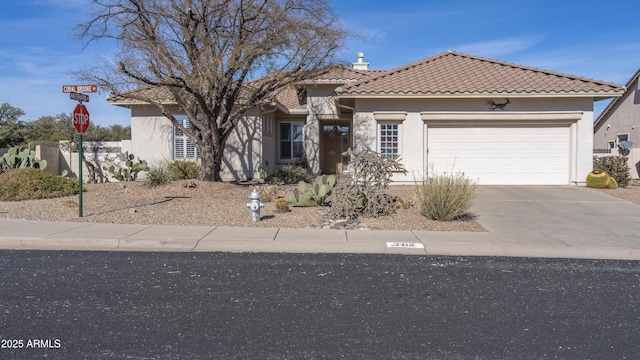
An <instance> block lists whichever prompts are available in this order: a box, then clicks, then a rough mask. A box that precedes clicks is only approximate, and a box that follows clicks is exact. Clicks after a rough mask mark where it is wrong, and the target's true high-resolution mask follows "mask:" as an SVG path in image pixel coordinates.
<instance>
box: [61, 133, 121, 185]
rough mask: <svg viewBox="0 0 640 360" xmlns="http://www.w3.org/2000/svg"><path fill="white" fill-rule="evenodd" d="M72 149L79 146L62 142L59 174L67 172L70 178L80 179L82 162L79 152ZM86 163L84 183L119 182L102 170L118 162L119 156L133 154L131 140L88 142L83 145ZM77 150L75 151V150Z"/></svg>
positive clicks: (83, 166)
mask: <svg viewBox="0 0 640 360" xmlns="http://www.w3.org/2000/svg"><path fill="white" fill-rule="evenodd" d="M70 145H71V147H74V148H76V147H77V144H75V143H74V144H70V143H69V142H68V141H61V142H60V158H61V159H62V160H61V161H60V163H61V166H60V168H59V172H60V173H62V171H64V170H67V171H68V173H69V176H71V177H78V169H79V168H80V162H79V159H78V152H77V151H73V152H72V151H71V149H70ZM82 149H83V150H82V151H83V158H84V161H83V162H82V180H83V182H104V181H105V180H109V181H117V180H115V179H113V177H111V176H110V175H109V172H108V171H105V170H103V169H102V167H103V166H107V167H108V166H109V165H112V164H114V163H115V162H118V161H117V158H118V154H120V153H121V152H125V151H128V152H129V153H131V140H122V141H88V142H83V143H82ZM74 150H75V149H74Z"/></svg>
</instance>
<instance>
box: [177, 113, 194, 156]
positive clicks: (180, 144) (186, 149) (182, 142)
mask: <svg viewBox="0 0 640 360" xmlns="http://www.w3.org/2000/svg"><path fill="white" fill-rule="evenodd" d="M175 118H176V120H178V122H179V123H180V124H181V125H182V126H184V127H185V128H187V129H188V128H189V119H188V118H187V116H186V115H175ZM197 158H198V150H197V149H196V147H195V145H194V144H193V141H191V139H189V138H188V137H187V136H186V135H185V134H184V133H183V132H182V131H181V130H180V129H178V128H177V127H175V126H174V127H173V159H174V160H195V159H197Z"/></svg>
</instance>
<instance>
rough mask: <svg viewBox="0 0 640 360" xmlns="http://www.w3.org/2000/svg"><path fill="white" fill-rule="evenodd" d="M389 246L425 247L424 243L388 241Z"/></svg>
mask: <svg viewBox="0 0 640 360" xmlns="http://www.w3.org/2000/svg"><path fill="white" fill-rule="evenodd" d="M387 247H388V248H405V249H424V244H422V243H405V242H388V243H387Z"/></svg>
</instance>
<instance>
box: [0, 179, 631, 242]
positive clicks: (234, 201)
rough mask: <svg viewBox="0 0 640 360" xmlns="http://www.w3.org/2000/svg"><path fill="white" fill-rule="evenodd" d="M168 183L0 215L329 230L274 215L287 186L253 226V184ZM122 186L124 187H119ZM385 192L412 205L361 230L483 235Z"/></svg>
mask: <svg viewBox="0 0 640 360" xmlns="http://www.w3.org/2000/svg"><path fill="white" fill-rule="evenodd" d="M193 184H195V185H196V186H195V187H184V185H185V182H180V181H179V182H174V183H172V184H169V185H164V186H160V187H156V188H150V187H146V186H144V184H142V183H141V182H135V183H105V184H85V185H83V186H84V188H85V190H86V191H85V192H84V194H83V215H84V216H83V217H82V218H80V217H78V196H71V197H63V198H53V199H42V200H27V201H18V202H2V201H0V217H4V218H12V219H27V220H44V221H71V222H92V223H112V224H113V223H115V224H143V225H192V226H233V227H274V228H307V227H323V226H324V227H327V226H330V224H329V222H328V221H327V219H326V218H325V217H324V214H325V212H326V210H327V208H326V207H293V206H291V207H290V211H289V212H287V213H278V212H276V209H275V202H276V200H277V198H278V197H285V198H286V194H287V193H288V191H289V189H290V188H291V187H287V186H279V187H277V189H278V191H277V192H276V194H277V195H276V198H274V199H272V201H270V202H266V203H265V207H264V208H263V209H262V210H261V215H262V221H259V222H253V221H251V219H250V216H249V209H248V208H247V207H246V204H247V202H248V196H249V193H250V192H251V190H252V189H253V187H254V185H253V184H237V183H228V182H227V183H209V182H200V181H193ZM123 185H124V188H123ZM639 185H640V183H639V182H634V183H632V184H631V185H630V186H629V187H627V188H619V189H615V190H609V189H598V190H596V189H592V191H601V192H604V193H606V194H609V195H611V196H615V197H618V198H622V199H625V200H628V201H630V202H633V203H634V204H638V205H640V186H639ZM389 193H391V194H393V195H397V196H400V197H403V198H405V199H408V200H409V201H410V202H411V203H412V204H414V205H413V206H411V207H410V208H409V209H398V210H397V213H396V214H395V215H393V216H387V217H381V218H377V219H369V218H364V219H359V220H360V221H361V222H362V223H361V224H360V225H359V226H358V227H360V228H364V229H381V230H429V231H486V230H485V229H484V228H483V227H482V226H481V225H480V224H478V223H477V222H476V221H474V220H473V219H470V218H467V219H463V220H457V221H451V222H442V221H433V220H429V219H427V218H426V217H424V216H422V215H421V214H420V210H419V208H418V207H417V206H415V201H416V200H415V199H416V198H415V195H414V188H413V186H392V187H391V188H390V189H389Z"/></svg>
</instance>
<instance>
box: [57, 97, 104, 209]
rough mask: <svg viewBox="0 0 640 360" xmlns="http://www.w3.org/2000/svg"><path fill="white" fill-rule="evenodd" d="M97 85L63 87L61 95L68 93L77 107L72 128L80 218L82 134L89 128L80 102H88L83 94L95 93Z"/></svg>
mask: <svg viewBox="0 0 640 360" xmlns="http://www.w3.org/2000/svg"><path fill="white" fill-rule="evenodd" d="M96 91H98V86H97V85H64V86H63V87H62V92H63V93H68V94H69V96H70V98H71V100H77V101H78V105H76V108H75V109H73V126H74V127H75V128H76V131H77V133H78V190H80V192H79V193H78V216H79V217H82V158H83V157H84V156H83V154H82V134H84V133H85V132H86V131H87V129H88V128H89V111H88V110H87V108H86V107H85V106H84V105H83V104H82V102H83V101H84V102H89V95H85V94H83V92H96Z"/></svg>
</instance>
